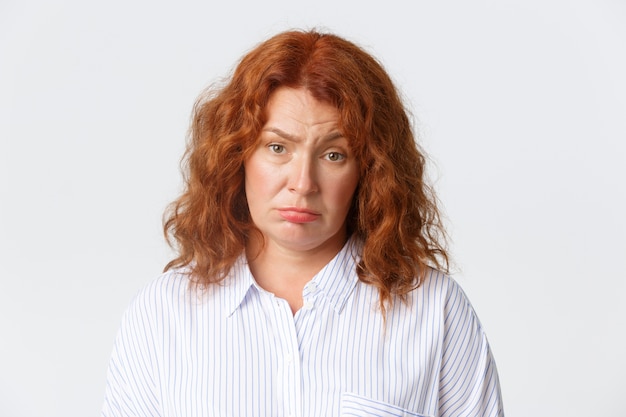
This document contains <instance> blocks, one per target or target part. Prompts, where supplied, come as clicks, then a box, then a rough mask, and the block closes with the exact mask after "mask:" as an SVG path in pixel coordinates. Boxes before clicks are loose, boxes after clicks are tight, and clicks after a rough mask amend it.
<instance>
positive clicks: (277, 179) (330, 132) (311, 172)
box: [244, 87, 359, 251]
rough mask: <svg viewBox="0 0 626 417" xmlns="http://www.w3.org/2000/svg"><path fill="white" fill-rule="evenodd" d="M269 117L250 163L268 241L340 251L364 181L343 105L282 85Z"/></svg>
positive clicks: (252, 194)
mask: <svg viewBox="0 0 626 417" xmlns="http://www.w3.org/2000/svg"><path fill="white" fill-rule="evenodd" d="M267 116H268V119H267V123H266V124H265V126H264V127H263V129H262V132H261V135H260V138H259V143H258V146H257V148H256V149H255V150H254V151H253V153H252V155H251V156H250V158H249V159H248V160H247V161H246V162H245V163H244V167H245V190H246V197H247V200H248V207H249V209H250V215H251V217H252V221H253V222H254V224H255V226H256V227H257V228H258V229H259V230H260V231H261V232H262V234H263V236H264V238H265V242H266V245H267V246H273V247H279V248H281V249H283V250H289V251H312V250H315V249H320V248H328V247H329V246H330V247H335V248H336V250H337V251H338V250H339V249H340V248H341V247H342V246H343V244H344V243H345V240H346V216H347V214H348V211H349V210H350V207H351V205H352V198H353V195H354V192H355V189H356V187H357V184H358V181H359V171H358V164H357V161H356V160H355V158H354V155H353V154H352V151H351V149H350V146H349V144H348V139H347V138H346V137H344V136H343V135H342V132H341V131H340V130H339V111H338V110H337V109H336V108H335V107H333V106H331V105H329V104H326V103H322V102H319V101H317V100H316V99H315V98H313V97H312V96H311V95H310V93H309V92H308V91H307V90H304V89H292V88H286V87H281V88H279V89H277V90H276V91H275V92H274V93H273V94H272V96H271V97H270V100H269V102H268V105H267Z"/></svg>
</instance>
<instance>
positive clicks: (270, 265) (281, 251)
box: [246, 239, 345, 314]
mask: <svg viewBox="0 0 626 417" xmlns="http://www.w3.org/2000/svg"><path fill="white" fill-rule="evenodd" d="M340 242H342V243H341V245H338V244H335V245H322V246H321V247H318V248H315V249H311V250H304V251H298V250H291V249H289V248H285V247H282V246H279V245H276V244H275V243H273V242H270V241H266V242H263V240H261V239H258V240H257V241H251V242H250V243H249V244H248V245H247V247H246V255H247V257H248V265H249V267H250V271H251V272H252V275H253V276H254V278H255V280H256V282H257V283H258V284H259V286H260V287H261V288H263V289H265V290H267V291H269V292H271V293H273V294H274V295H276V296H277V297H280V298H283V299H285V300H287V302H288V303H289V305H290V306H291V310H292V312H293V313H294V314H295V312H296V311H298V310H299V309H300V307H302V302H303V301H302V290H303V289H304V286H305V285H306V284H307V283H308V282H309V281H310V280H311V279H312V278H313V277H314V276H315V275H316V274H317V273H318V272H319V271H320V270H321V269H322V268H324V266H326V265H327V264H328V262H330V261H331V260H332V259H333V258H334V257H335V256H336V255H337V253H338V252H339V251H340V250H341V248H342V247H343V243H345V239H343V241H340Z"/></svg>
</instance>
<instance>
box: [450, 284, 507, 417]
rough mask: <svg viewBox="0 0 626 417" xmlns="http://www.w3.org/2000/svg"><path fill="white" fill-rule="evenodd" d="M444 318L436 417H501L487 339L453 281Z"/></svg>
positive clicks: (497, 384) (466, 300)
mask: <svg viewBox="0 0 626 417" xmlns="http://www.w3.org/2000/svg"><path fill="white" fill-rule="evenodd" d="M444 314H445V316H444V329H445V330H444V336H443V352H442V355H443V357H442V363H441V372H440V385H439V415H440V416H441V417H460V416H477V417H482V416H485V417H487V416H488V417H496V416H497V417H501V416H504V411H503V407H502V395H501V392H500V383H499V380H498V373H497V370H496V366H495V362H494V359H493V355H492V353H491V350H490V348H489V343H488V341H487V337H486V335H485V332H484V330H483V328H482V326H481V324H480V322H479V320H478V318H477V316H476V313H475V312H474V309H473V308H472V306H471V304H470V302H469V300H468V299H467V297H466V295H465V293H464V292H463V290H462V289H461V288H460V286H459V285H458V284H456V283H455V282H454V281H451V288H450V289H449V291H448V293H447V297H446V301H445V312H444Z"/></svg>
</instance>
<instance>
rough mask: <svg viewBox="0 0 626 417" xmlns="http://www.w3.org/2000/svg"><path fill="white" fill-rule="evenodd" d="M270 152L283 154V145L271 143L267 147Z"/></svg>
mask: <svg viewBox="0 0 626 417" xmlns="http://www.w3.org/2000/svg"><path fill="white" fill-rule="evenodd" d="M269 148H270V151H272V152H274V153H283V152H285V147H284V146H283V145H279V144H277V143H272V144H271V145H269Z"/></svg>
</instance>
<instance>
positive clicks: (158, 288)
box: [125, 269, 196, 320]
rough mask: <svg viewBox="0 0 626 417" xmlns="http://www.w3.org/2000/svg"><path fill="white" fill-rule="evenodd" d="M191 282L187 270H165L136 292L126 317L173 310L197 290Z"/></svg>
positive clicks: (160, 313)
mask: <svg viewBox="0 0 626 417" xmlns="http://www.w3.org/2000/svg"><path fill="white" fill-rule="evenodd" d="M190 283H191V281H190V278H189V274H188V273H187V272H186V271H185V270H182V269H175V270H170V271H167V272H164V273H163V274H161V275H159V276H158V277H156V278H155V279H153V280H152V281H150V282H149V283H147V284H146V285H145V286H144V287H143V288H141V289H140V290H139V291H138V292H137V293H136V295H135V296H134V297H133V299H132V301H131V303H130V305H129V307H128V309H127V311H126V314H125V316H126V319H127V320H128V319H130V320H133V319H135V320H137V319H141V318H143V319H148V318H153V317H155V316H156V315H162V314H165V313H167V312H168V311H172V309H173V308H176V307H179V306H180V305H181V304H184V303H186V302H187V300H188V299H189V298H190V297H191V296H192V294H193V293H195V292H196V291H195V289H194V287H193V286H191V285H190Z"/></svg>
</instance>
